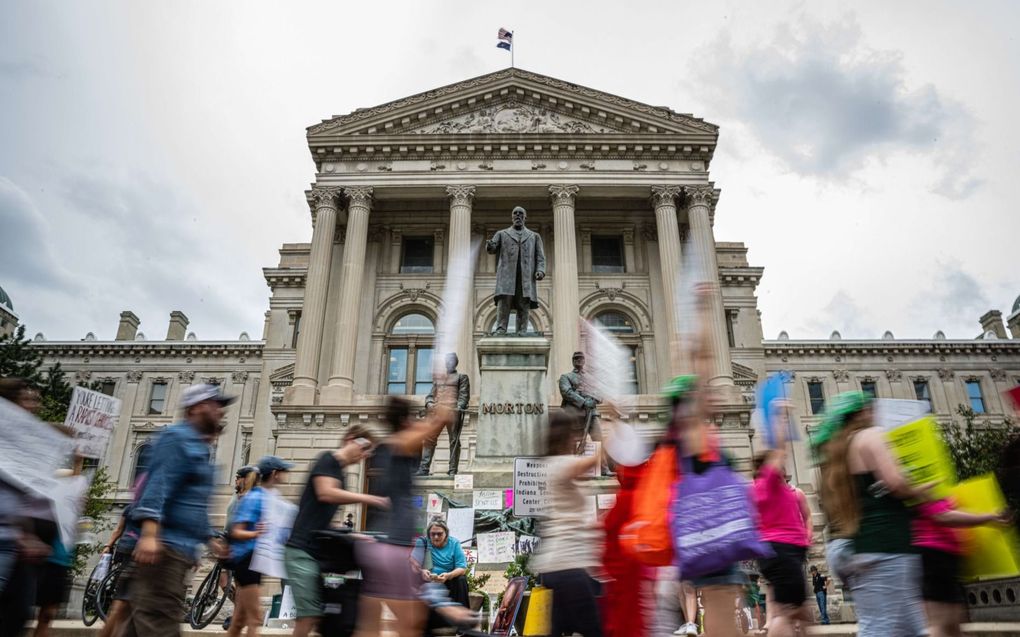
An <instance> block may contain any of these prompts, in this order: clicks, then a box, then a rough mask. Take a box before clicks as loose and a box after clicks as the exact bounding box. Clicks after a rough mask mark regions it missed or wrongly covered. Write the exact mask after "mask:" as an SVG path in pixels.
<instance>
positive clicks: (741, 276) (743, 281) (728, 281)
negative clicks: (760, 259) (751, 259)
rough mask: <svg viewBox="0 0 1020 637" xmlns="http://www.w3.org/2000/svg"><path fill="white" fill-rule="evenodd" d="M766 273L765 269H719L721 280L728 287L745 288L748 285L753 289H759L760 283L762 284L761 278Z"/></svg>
mask: <svg viewBox="0 0 1020 637" xmlns="http://www.w3.org/2000/svg"><path fill="white" fill-rule="evenodd" d="M764 273H765V268H754V267H739V268H726V267H720V268H719V280H720V281H721V282H722V284H723V285H726V286H731V287H732V286H743V285H747V286H750V287H751V288H756V287H758V283H759V282H761V277H762V275H763V274H764Z"/></svg>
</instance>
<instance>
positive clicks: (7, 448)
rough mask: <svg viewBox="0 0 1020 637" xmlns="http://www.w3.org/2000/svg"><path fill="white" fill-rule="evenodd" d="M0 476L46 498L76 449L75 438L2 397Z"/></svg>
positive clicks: (53, 489)
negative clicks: (57, 475) (57, 474)
mask: <svg viewBox="0 0 1020 637" xmlns="http://www.w3.org/2000/svg"><path fill="white" fill-rule="evenodd" d="M0 449H2V450H3V452H2V453H0V478H2V479H3V480H4V481H5V482H7V483H8V484H10V485H11V486H13V487H15V488H17V489H19V490H21V491H27V492H29V493H32V494H33V495H36V496H38V497H41V498H46V499H47V500H52V499H53V494H54V493H55V489H56V487H57V479H56V478H54V477H53V473H54V472H55V471H56V470H57V469H59V468H61V467H62V466H64V463H65V462H66V461H67V458H68V456H69V455H70V454H71V451H73V449H74V439H73V438H71V437H69V436H66V435H64V434H63V433H61V432H60V431H58V430H57V429H56V428H54V427H52V426H50V425H49V424H47V423H44V422H43V421H41V420H39V419H38V418H36V417H35V416H33V415H32V414H30V413H29V412H27V411H25V410H24V409H22V408H21V407H18V406H17V405H15V404H14V403H11V402H8V401H6V400H4V399H3V398H0Z"/></svg>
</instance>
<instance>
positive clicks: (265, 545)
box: [251, 489, 297, 618]
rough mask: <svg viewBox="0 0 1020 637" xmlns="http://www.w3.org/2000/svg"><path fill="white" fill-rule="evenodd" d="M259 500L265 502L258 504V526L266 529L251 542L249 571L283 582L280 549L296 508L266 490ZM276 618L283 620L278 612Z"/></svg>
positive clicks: (285, 570)
mask: <svg viewBox="0 0 1020 637" xmlns="http://www.w3.org/2000/svg"><path fill="white" fill-rule="evenodd" d="M263 497H264V498H265V500H263V502H262V522H263V523H264V524H265V525H266V530H265V531H263V532H262V533H261V534H260V535H259V536H258V539H257V540H255V552H254V553H253V554H252V557H251V570H253V571H256V572H258V573H262V574H263V575H268V576H269V577H278V578H280V579H283V578H285V577H287V569H286V568H285V567H284V562H283V547H284V545H285V544H286V543H287V540H288V539H289V538H290V531H291V527H293V526H294V516H296V515H297V506H295V505H293V504H291V503H290V502H287V501H286V500H284V499H283V498H282V497H281V496H280V494H279V493H277V492H276V491H275V490H274V489H266V491H265V494H264V496H263ZM280 616H281V618H282V617H283V611H282V610H281V611H280Z"/></svg>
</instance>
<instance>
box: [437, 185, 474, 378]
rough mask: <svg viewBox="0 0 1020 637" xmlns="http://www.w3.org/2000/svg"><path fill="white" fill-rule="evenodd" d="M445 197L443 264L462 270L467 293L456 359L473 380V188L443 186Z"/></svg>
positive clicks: (438, 353) (462, 371) (438, 354)
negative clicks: (447, 198) (447, 217)
mask: <svg viewBox="0 0 1020 637" xmlns="http://www.w3.org/2000/svg"><path fill="white" fill-rule="evenodd" d="M446 194H447V195H449V196H450V241H449V247H448V254H447V261H446V264H447V267H448V268H456V267H466V270H465V271H464V273H463V283H464V285H465V287H466V289H467V290H468V292H467V295H468V296H467V299H465V301H464V314H463V316H462V318H461V321H460V334H459V335H458V337H457V358H458V359H459V360H460V371H461V373H464V374H467V375H468V376H470V377H471V378H474V374H473V373H472V370H473V369H474V367H475V348H474V339H473V338H472V335H473V334H474V315H475V262H474V260H473V259H471V204H472V202H473V201H474V198H475V187H474V186H447V187H446ZM458 274H459V273H458ZM435 355H436V356H446V352H436V353H435ZM436 360H437V361H438V360H442V359H439V358H437V359H436Z"/></svg>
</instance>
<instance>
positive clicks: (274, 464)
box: [258, 456, 294, 476]
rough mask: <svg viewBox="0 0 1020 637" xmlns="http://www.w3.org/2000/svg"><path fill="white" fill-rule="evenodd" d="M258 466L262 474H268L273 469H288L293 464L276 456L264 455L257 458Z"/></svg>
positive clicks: (291, 467) (292, 466)
mask: <svg viewBox="0 0 1020 637" xmlns="http://www.w3.org/2000/svg"><path fill="white" fill-rule="evenodd" d="M258 467H259V473H260V474H262V476H268V475H269V474H270V473H272V472H274V471H290V470H291V469H293V468H294V464H293V463H290V462H287V461H286V460H284V459H283V458H280V457H278V456H265V457H263V458H262V459H261V460H259V465H258Z"/></svg>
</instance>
